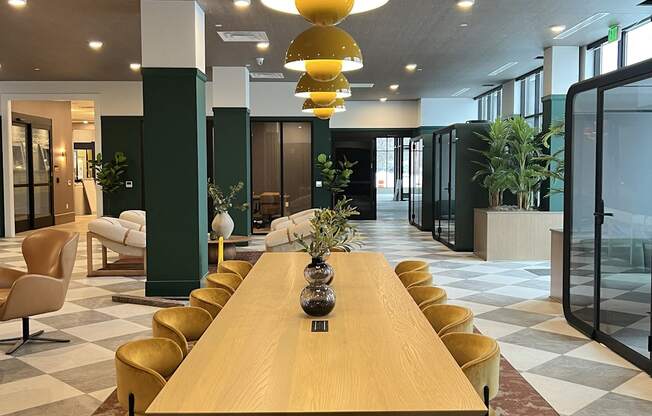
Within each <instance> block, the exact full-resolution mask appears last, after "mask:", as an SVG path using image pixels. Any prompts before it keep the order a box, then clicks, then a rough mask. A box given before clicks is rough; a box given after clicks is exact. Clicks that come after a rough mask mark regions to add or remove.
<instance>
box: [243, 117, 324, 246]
mask: <svg viewBox="0 0 652 416" xmlns="http://www.w3.org/2000/svg"><path fill="white" fill-rule="evenodd" d="M311 185H312V122H311V121H298V120H297V121H252V122H251V189H252V198H251V200H252V210H251V213H252V230H253V233H254V234H264V233H267V232H269V230H270V224H271V222H272V221H273V220H274V219H276V218H279V217H283V216H289V215H292V214H296V213H298V212H301V211H305V210H307V209H310V208H312V188H311Z"/></svg>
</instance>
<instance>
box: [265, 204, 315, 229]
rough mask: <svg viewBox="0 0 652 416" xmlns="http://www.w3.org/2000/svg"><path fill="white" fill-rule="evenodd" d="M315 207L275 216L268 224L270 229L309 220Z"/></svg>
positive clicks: (313, 214) (286, 226)
mask: <svg viewBox="0 0 652 416" xmlns="http://www.w3.org/2000/svg"><path fill="white" fill-rule="evenodd" d="M316 211H317V208H312V209H307V210H305V211H301V212H297V213H296V214H292V215H290V216H289V217H281V218H277V219H275V220H274V221H272V223H271V224H270V229H271V230H272V231H276V230H282V229H284V228H288V227H290V226H292V225H297V224H301V223H302V222H306V221H310V220H311V219H312V218H313V217H314V216H315V212H316Z"/></svg>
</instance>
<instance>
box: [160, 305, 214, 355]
mask: <svg viewBox="0 0 652 416" xmlns="http://www.w3.org/2000/svg"><path fill="white" fill-rule="evenodd" d="M212 322H213V317H212V316H211V314H210V313H209V312H208V311H206V310H205V309H202V308H197V307H193V306H186V307H183V306H182V307H176V308H166V309H161V310H158V311H156V313H155V314H154V316H152V335H154V337H156V338H167V339H170V340H172V341H174V342H176V343H177V345H178V346H179V348H181V352H182V353H183V356H184V357H185V356H187V355H188V353H189V352H190V348H191V345H192V344H194V343H195V342H196V341H199V338H200V337H201V336H202V335H203V334H204V332H206V330H207V329H208V327H209V326H210V325H211V323H212Z"/></svg>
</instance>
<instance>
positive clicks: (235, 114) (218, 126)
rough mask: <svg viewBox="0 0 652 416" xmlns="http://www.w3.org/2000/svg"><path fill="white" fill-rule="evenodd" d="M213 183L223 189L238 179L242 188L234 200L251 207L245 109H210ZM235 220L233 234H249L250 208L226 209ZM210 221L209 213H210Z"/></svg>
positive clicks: (249, 127)
mask: <svg viewBox="0 0 652 416" xmlns="http://www.w3.org/2000/svg"><path fill="white" fill-rule="evenodd" d="M213 122H214V126H215V128H214V136H213V141H214V143H215V146H214V156H213V161H214V167H213V172H215V178H213V179H214V180H215V183H216V184H217V185H219V186H220V187H221V188H222V189H223V190H224V191H227V190H228V189H229V187H230V186H232V185H235V184H237V183H238V182H242V183H244V189H243V190H242V191H241V192H240V194H239V195H238V197H237V199H236V203H238V204H242V203H245V202H246V203H248V204H249V207H251V125H250V121H249V109H248V108H225V107H220V108H213ZM229 214H231V217H232V218H233V222H234V223H235V228H234V229H233V233H234V234H236V235H251V208H250V209H248V210H246V211H239V210H231V211H230V212H229ZM211 220H212V213H211Z"/></svg>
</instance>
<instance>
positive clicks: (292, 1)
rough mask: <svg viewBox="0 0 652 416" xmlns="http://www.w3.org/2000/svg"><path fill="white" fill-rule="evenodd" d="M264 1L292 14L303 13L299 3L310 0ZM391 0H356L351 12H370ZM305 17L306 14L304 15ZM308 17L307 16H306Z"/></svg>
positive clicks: (330, 0)
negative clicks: (300, 11)
mask: <svg viewBox="0 0 652 416" xmlns="http://www.w3.org/2000/svg"><path fill="white" fill-rule="evenodd" d="M261 1H262V3H263V4H264V5H265V6H267V7H269V8H270V9H274V10H278V11H279V12H283V13H291V14H302V15H303V13H299V10H300V9H299V7H298V6H299V3H300V2H301V3H308V0H303V1H302V0H261ZM388 1H389V0H355V2H354V3H353V8H352V9H351V14H358V13H364V12H368V11H370V10H373V9H377V8H379V7H382V6H384V5H385V4H387V2H388ZM312 3H326V4H328V3H331V4H332V3H336V4H339V3H340V1H339V0H338V1H336V2H334V1H333V0H312ZM304 17H305V16H304ZM306 18H307V17H306Z"/></svg>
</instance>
